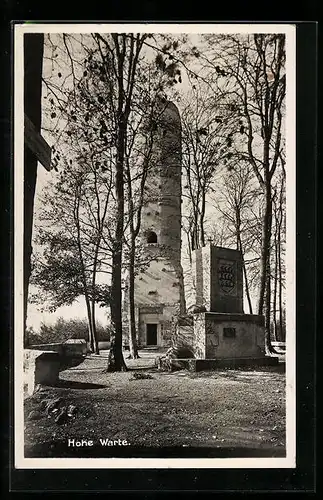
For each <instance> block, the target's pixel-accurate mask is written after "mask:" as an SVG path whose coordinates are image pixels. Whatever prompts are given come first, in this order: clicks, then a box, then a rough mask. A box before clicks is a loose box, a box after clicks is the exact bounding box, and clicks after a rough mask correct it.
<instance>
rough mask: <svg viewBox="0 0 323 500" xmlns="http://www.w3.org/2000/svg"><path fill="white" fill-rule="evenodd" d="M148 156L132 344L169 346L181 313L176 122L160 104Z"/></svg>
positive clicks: (173, 110) (171, 110)
mask: <svg viewBox="0 0 323 500" xmlns="http://www.w3.org/2000/svg"><path fill="white" fill-rule="evenodd" d="M155 133H156V135H155V141H154V149H153V153H154V154H153V156H154V161H153V164H152V165H151V167H150V168H149V172H148V176H147V181H146V188H145V199H144V206H143V210H142V216H141V231H140V234H139V242H140V246H141V248H142V249H143V252H144V256H145V260H146V262H147V265H146V267H145V268H144V270H142V272H141V273H140V274H139V275H138V276H137V277H136V281H135V305H136V322H137V331H138V343H139V345H141V346H147V345H158V346H168V345H170V344H171V336H172V322H173V319H174V318H175V317H176V316H177V315H179V314H182V313H183V312H184V311H185V299H184V283H183V270H182V266H181V120H180V115H179V112H178V109H177V107H176V106H175V104H173V103H172V102H170V101H167V100H166V99H162V98H160V99H159V100H158V106H157V113H156V130H155Z"/></svg>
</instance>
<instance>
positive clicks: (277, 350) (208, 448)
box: [14, 23, 296, 474]
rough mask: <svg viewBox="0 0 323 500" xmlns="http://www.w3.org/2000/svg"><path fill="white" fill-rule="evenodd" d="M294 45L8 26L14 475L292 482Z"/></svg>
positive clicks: (233, 29) (186, 32) (139, 28)
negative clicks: (181, 474) (256, 473)
mask: <svg viewBox="0 0 323 500" xmlns="http://www.w3.org/2000/svg"><path fill="white" fill-rule="evenodd" d="M295 36H296V34H295V26H293V25H292V24H272V23H268V24H257V23H252V24H238V23H236V24H235V23H232V24H171V23H170V24H157V23H156V24H154V23H151V24H150V23H145V24H131V23H130V24H94V23H92V24H68V23H65V24H53V23H48V24H45V23H43V24H42V23H38V24H37V23H35V24H33V23H21V24H19V23H17V24H15V26H14V47H15V48H14V192H15V204H14V228H15V233H14V249H15V253H14V265H15V274H14V294H15V299H14V317H15V333H14V350H15V352H14V382H15V400H14V406H15V413H14V417H15V437H14V467H16V468H17V469H69V468H77V469H101V468H102V469H118V468H123V469H136V468H138V469H159V468H163V469H165V468H173V469H174V468H188V469H193V468H194V469H199V468H201V469H202V468H203V469H217V468H229V469H230V468H233V469H235V468H240V469H241V468H248V469H250V468H251V469H252V468H258V469H259V468H261V469H265V468H268V469H270V468H279V469H284V468H289V469H292V468H294V467H295V466H296V405H295V394H296V392H295V391H296V377H295V359H296V353H295V345H296V344H295V317H296V313H295V280H296V267H295V263H296V259H295V237H296V229H295V224H296V222H295V213H296V202H295V196H296V195H295V189H296V188H295V185H296V183H295V176H296V173H295V172H296V166H295V165H296V160H295V155H296V139H295V137H296V130H295V114H296V111H295V92H296V83H295V81H296V42H295ZM22 200H23V202H22ZM80 474H82V472H80Z"/></svg>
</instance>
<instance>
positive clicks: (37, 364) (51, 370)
mask: <svg viewBox="0 0 323 500" xmlns="http://www.w3.org/2000/svg"><path fill="white" fill-rule="evenodd" d="M60 369H61V355H60V353H59V352H55V351H42V350H36V349H25V351H24V389H25V390H26V392H27V394H28V395H32V394H33V393H34V391H35V388H36V386H37V385H55V384H57V382H58V379H59V372H60Z"/></svg>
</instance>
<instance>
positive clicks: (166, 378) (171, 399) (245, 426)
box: [25, 354, 285, 456]
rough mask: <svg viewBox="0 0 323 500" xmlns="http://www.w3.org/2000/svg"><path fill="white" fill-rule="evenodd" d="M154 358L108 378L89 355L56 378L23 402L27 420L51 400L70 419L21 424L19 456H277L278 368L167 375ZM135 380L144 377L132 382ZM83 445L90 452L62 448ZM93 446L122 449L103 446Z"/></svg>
mask: <svg viewBox="0 0 323 500" xmlns="http://www.w3.org/2000/svg"><path fill="white" fill-rule="evenodd" d="M153 358H154V356H153V355H151V354H148V355H146V356H144V357H142V358H141V359H140V360H136V361H129V362H128V364H129V366H130V368H132V370H131V371H129V372H125V373H109V374H107V373H103V369H104V367H105V363H106V359H105V358H104V356H98V357H95V356H91V357H89V358H87V359H86V360H85V361H84V362H83V363H82V364H81V365H79V366H77V367H75V368H73V369H69V370H65V371H64V372H62V373H61V374H60V378H61V386H60V387H56V388H45V389H43V390H42V391H41V392H38V393H36V394H35V395H34V396H33V397H31V398H28V399H27V400H26V402H25V403H26V404H25V415H26V417H27V416H28V415H30V411H31V410H35V409H36V410H38V409H39V408H40V405H41V404H42V403H41V401H42V400H44V399H46V398H47V399H51V398H53V397H54V396H59V397H61V398H62V400H61V402H60V405H69V404H72V405H74V406H76V407H77V414H76V415H75V417H73V418H70V419H68V420H67V422H66V423H63V424H61V425H58V424H55V423H54V421H53V418H52V417H48V416H47V415H45V414H44V416H43V417H42V418H40V419H37V420H29V419H28V418H26V421H25V424H26V426H25V441H26V456H135V455H136V453H137V452H136V450H137V449H139V448H140V450H141V451H140V452H139V456H142V455H143V451H142V450H143V449H144V453H146V454H147V453H148V454H151V456H162V453H163V450H162V448H164V449H166V450H168V449H170V448H172V449H174V450H181V449H182V450H195V453H202V456H203V453H205V450H208V451H207V453H211V454H212V453H213V454H214V453H215V454H217V453H218V455H219V454H220V455H221V453H224V451H223V450H227V452H228V453H229V452H230V450H231V453H233V454H237V455H236V456H239V455H240V456H244V455H249V456H252V455H253V453H254V455H255V456H259V455H266V456H282V455H283V454H284V445H285V376H284V373H282V371H281V370H280V369H279V368H277V367H275V368H274V367H271V368H262V369H257V370H252V371H240V370H225V371H211V372H200V373H190V372H187V371H184V370H183V371H179V372H174V373H166V372H157V371H156V370H155V369H154V368H153V363H154V359H153ZM134 373H142V374H145V375H148V376H150V377H151V378H147V379H139V380H137V379H134ZM82 439H83V440H85V441H86V440H88V441H93V445H92V446H87V445H84V446H81V447H77V446H75V445H70V446H69V444H70V443H72V442H73V441H69V440H74V443H75V442H76V441H77V440H82ZM100 439H101V440H102V439H103V440H104V439H107V440H115V441H116V440H121V441H126V442H127V444H126V445H122V446H113V447H112V446H105V445H102V443H100ZM156 450H157V451H156ZM158 450H159V451H158ZM239 450H240V451H239ZM165 453H166V452H165ZM212 456H213V455H212Z"/></svg>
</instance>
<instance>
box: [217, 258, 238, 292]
mask: <svg viewBox="0 0 323 500" xmlns="http://www.w3.org/2000/svg"><path fill="white" fill-rule="evenodd" d="M236 275H237V273H236V262H234V261H231V260H224V259H219V263H218V283H219V289H220V291H221V292H222V293H224V294H230V295H236Z"/></svg>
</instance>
